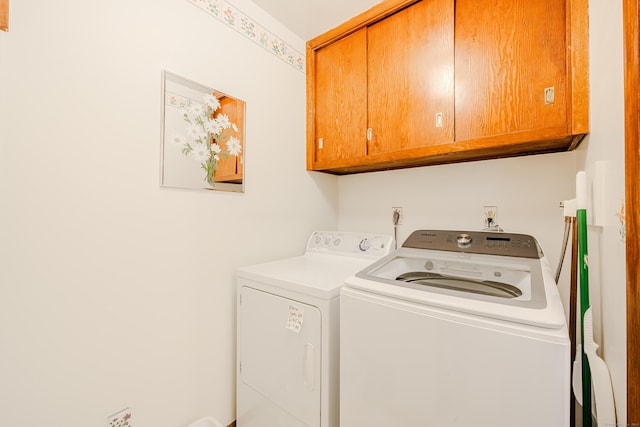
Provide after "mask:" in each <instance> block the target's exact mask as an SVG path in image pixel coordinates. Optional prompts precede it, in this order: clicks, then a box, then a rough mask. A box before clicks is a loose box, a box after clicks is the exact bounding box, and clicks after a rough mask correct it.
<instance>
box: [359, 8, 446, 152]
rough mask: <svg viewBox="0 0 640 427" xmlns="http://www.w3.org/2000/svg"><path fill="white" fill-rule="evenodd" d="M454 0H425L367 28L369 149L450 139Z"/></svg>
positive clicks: (391, 148)
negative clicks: (370, 130)
mask: <svg viewBox="0 0 640 427" xmlns="http://www.w3.org/2000/svg"><path fill="white" fill-rule="evenodd" d="M453 16H454V6H453V0H423V1H420V2H418V3H416V4H414V5H412V6H410V7H407V8H405V9H403V10H401V11H399V12H397V13H395V14H394V15H392V16H389V17H388V18H386V19H384V20H382V21H379V22H377V23H375V24H374V25H371V26H370V27H369V29H368V50H369V51H368V73H369V76H368V93H369V127H370V128H371V129H372V140H371V141H370V143H369V150H368V154H370V155H373V154H380V153H389V152H393V151H399V150H405V149H410V148H418V147H426V146H430V145H440V144H447V143H451V142H452V141H453V124H454V117H453V115H454V105H453V101H454V88H453V64H454V51H453V29H454V23H453Z"/></svg>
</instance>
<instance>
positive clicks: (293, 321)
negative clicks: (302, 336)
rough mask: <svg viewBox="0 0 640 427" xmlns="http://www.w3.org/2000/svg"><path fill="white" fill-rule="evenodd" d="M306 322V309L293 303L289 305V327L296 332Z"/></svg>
mask: <svg viewBox="0 0 640 427" xmlns="http://www.w3.org/2000/svg"><path fill="white" fill-rule="evenodd" d="M303 323H304V310H303V309H302V308H300V307H295V306H293V305H290V306H289V318H288V319H287V329H289V330H290V331H293V332H295V333H296V334H297V333H299V332H300V329H302V324H303Z"/></svg>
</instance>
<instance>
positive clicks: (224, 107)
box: [214, 96, 245, 184]
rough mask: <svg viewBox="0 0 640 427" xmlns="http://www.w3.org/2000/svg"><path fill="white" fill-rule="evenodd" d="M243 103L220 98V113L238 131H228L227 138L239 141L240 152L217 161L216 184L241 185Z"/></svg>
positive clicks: (229, 98) (237, 100)
mask: <svg viewBox="0 0 640 427" xmlns="http://www.w3.org/2000/svg"><path fill="white" fill-rule="evenodd" d="M244 105H245V103H244V101H240V100H239V99H235V98H232V97H229V96H224V97H221V98H220V113H222V114H226V115H227V116H229V120H230V121H231V123H234V124H235V125H236V126H237V127H238V131H233V130H229V131H228V132H229V137H232V136H234V137H236V138H238V140H239V141H240V146H241V147H242V150H241V151H240V154H239V155H238V156H229V157H226V158H225V157H222V158H220V160H218V168H217V169H216V171H215V175H214V177H215V180H216V182H230V183H237V184H241V183H242V172H243V162H242V159H243V158H244V128H245V127H244ZM222 144H225V142H223V143H222Z"/></svg>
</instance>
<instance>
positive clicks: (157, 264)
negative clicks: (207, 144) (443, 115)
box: [0, 0, 338, 427]
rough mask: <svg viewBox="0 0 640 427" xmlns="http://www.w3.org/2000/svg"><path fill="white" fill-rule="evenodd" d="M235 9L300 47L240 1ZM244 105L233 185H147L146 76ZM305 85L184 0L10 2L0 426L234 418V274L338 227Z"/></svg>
mask: <svg viewBox="0 0 640 427" xmlns="http://www.w3.org/2000/svg"><path fill="white" fill-rule="evenodd" d="M242 4H243V11H244V12H245V13H247V14H249V15H251V16H254V18H259V19H260V23H261V24H263V25H264V26H266V27H268V28H269V29H271V30H272V31H274V32H276V33H278V34H284V35H283V36H282V37H289V40H288V41H289V42H290V43H293V44H296V46H297V48H298V49H300V50H302V51H303V49H304V43H303V42H302V41H301V40H299V39H297V38H295V37H291V36H290V35H289V33H288V32H287V31H286V30H284V29H282V28H281V27H280V26H279V25H278V24H277V23H275V22H273V21H272V20H271V18H270V17H268V16H267V15H266V14H265V13H264V12H262V11H261V10H259V9H257V8H256V7H255V6H253V4H252V3H251V2H243V3H242ZM163 68H165V69H168V70H169V71H172V72H174V73H177V74H180V75H182V76H184V77H187V78H190V79H193V80H195V81H198V82H200V83H202V84H204V85H208V86H211V87H214V88H217V89H219V90H221V91H223V92H226V93H229V94H231V95H234V96H236V97H239V98H241V99H243V100H245V101H246V102H247V114H246V118H247V121H246V123H247V129H246V141H247V147H246V193H245V194H229V193H226V194H225V193H215V192H210V191H188V190H171V189H164V188H160V187H159V161H160V160H159V153H160V111H161V91H160V76H161V69H163ZM304 139H305V76H304V74H303V73H301V72H299V71H297V70H295V69H294V68H293V67H291V66H289V65H287V64H286V63H284V62H283V61H281V60H280V59H278V58H276V57H275V56H274V55H272V54H271V53H269V52H268V51H266V50H264V49H262V48H261V47H259V46H258V45H256V44H255V43H253V42H250V41H249V40H247V39H245V38H244V37H243V36H241V35H240V34H238V33H237V32H235V31H233V30H231V29H230V28H229V27H227V26H226V25H225V24H223V23H221V22H220V21H217V20H215V19H213V18H212V17H210V16H209V15H207V14H206V13H204V12H203V11H202V10H200V9H198V8H197V7H194V6H193V5H191V4H190V2H189V1H186V0H159V1H158V0H154V1H152V0H137V1H133V2H132V1H127V0H112V1H100V2H96V1H91V2H86V1H81V0H59V1H56V2H51V1H48V0H30V1H26V2H24V1H22V2H21V1H12V2H11V22H10V32H8V33H0V196H1V200H2V202H1V207H0V260H1V261H0V402H2V403H1V404H0V425H2V426H18V425H22V426H29V427H35V426H44V425H47V426H59V425H64V426H68V427H85V426H106V425H107V416H108V415H110V414H112V413H114V412H116V411H118V410H120V409H122V408H125V407H131V408H132V410H133V425H134V426H135V427H180V426H186V425H187V424H188V423H190V422H192V421H193V420H195V419H196V418H199V417H201V416H204V415H212V416H214V417H215V418H217V419H218V420H219V421H220V422H222V423H224V425H227V424H229V423H230V422H231V421H232V420H233V419H234V418H235V416H234V413H235V406H234V390H235V387H234V384H235V372H234V371H235V290H234V277H233V275H234V269H235V267H237V266H240V265H246V264H252V263H255V262H258V261H264V260H267V259H275V258H279V257H283V256H289V255H293V254H297V253H300V252H301V251H302V250H303V249H304V243H305V239H306V238H307V236H308V235H309V233H310V232H311V231H312V230H313V229H315V228H324V229H335V228H336V227H337V198H338V196H337V178H336V177H333V176H329V175H320V174H317V175H315V174H314V175H310V174H308V173H307V172H306V171H305V169H304V165H305V151H304V150H305V146H304Z"/></svg>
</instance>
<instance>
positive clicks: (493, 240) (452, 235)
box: [402, 230, 543, 259]
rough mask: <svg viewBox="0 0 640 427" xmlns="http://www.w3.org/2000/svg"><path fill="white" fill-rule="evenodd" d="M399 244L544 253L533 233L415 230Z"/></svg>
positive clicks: (532, 254)
mask: <svg viewBox="0 0 640 427" xmlns="http://www.w3.org/2000/svg"><path fill="white" fill-rule="evenodd" d="M402 247H405V248H415V249H433V250H439V251H450V252H468V253H475V254H487V255H503V256H514V257H520V258H538V259H539V258H542V256H543V254H542V249H540V246H539V245H538V242H537V241H536V239H535V238H534V237H533V236H529V235H526V234H514V233H496V232H486V231H452V230H416V231H414V232H413V233H411V235H410V236H409V238H407V240H406V241H405V242H404V244H403V245H402Z"/></svg>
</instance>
